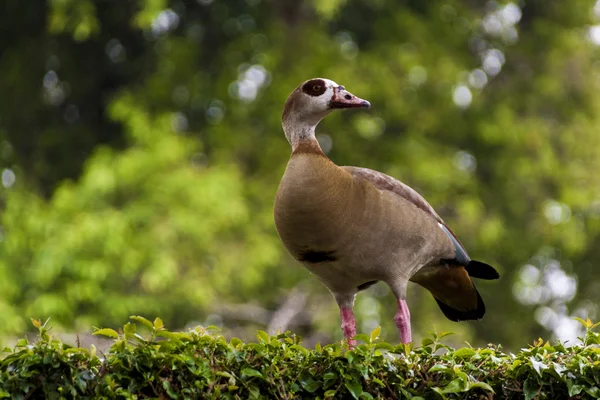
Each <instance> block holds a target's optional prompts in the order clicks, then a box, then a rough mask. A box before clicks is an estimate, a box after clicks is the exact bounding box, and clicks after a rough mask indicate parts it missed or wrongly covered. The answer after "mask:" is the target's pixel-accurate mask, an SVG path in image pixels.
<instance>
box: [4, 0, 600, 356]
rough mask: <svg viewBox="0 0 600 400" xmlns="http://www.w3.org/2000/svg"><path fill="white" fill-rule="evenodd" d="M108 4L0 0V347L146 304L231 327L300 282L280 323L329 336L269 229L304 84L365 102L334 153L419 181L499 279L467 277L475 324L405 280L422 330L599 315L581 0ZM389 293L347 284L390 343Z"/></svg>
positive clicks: (483, 334) (333, 127) (598, 115)
mask: <svg viewBox="0 0 600 400" xmlns="http://www.w3.org/2000/svg"><path fill="white" fill-rule="evenodd" d="M121 3H122V4H121ZM121 3H119V5H118V6H117V5H115V6H112V5H109V4H108V3H107V2H105V1H100V0H31V1H28V2H23V1H20V0H5V1H3V2H2V4H1V5H0V11H2V12H0V26H1V27H2V35H0V76H2V79H0V93H3V94H5V95H4V96H2V98H0V175H1V178H2V180H1V182H2V186H0V208H1V213H0V229H1V230H0V336H6V335H11V334H16V333H20V332H22V330H23V329H26V327H27V319H26V317H29V316H33V317H39V316H41V315H51V316H52V318H53V319H52V320H53V323H54V324H55V326H57V328H59V327H60V328H61V329H68V330H81V329H87V327H89V326H90V325H94V324H95V325H104V326H108V325H115V324H117V323H119V321H122V320H123V318H125V317H126V316H128V315H131V314H134V313H140V314H153V315H154V314H159V315H161V316H163V318H164V319H165V322H167V323H168V324H169V326H177V327H183V326H185V325H186V324H189V323H192V322H194V321H200V322H203V323H207V324H210V323H211V321H214V322H215V323H217V324H219V325H223V326H224V327H225V328H226V332H229V329H235V330H236V332H235V334H236V335H239V336H242V337H245V338H247V337H250V336H251V335H252V332H254V330H255V329H256V328H264V327H265V326H266V325H268V324H269V320H268V318H266V320H257V319H254V320H251V321H247V320H244V319H239V318H229V317H228V316H226V315H224V314H223V313H222V310H220V309H219V305H221V304H226V305H232V304H233V305H242V304H243V305H249V306H250V307H255V308H256V307H258V308H260V309H262V310H265V314H267V315H270V314H269V313H273V312H275V311H277V310H278V309H279V308H280V307H281V305H282V303H284V302H285V300H286V294H287V292H289V290H290V289H291V288H293V287H296V286H301V287H302V290H305V291H306V292H308V294H309V296H308V299H309V300H308V303H307V304H306V305H305V307H303V309H305V310H307V313H308V314H310V317H309V318H304V319H308V320H309V321H308V322H306V323H304V324H303V325H302V326H298V325H295V324H294V323H292V324H291V325H290V326H289V327H290V328H291V329H292V330H293V331H294V332H300V331H301V330H304V331H302V334H303V335H304V336H305V337H307V339H306V340H309V339H310V336H313V337H314V336H316V335H317V334H325V335H326V338H321V339H320V340H322V341H325V340H327V341H331V340H333V339H335V338H336V337H339V336H340V331H339V320H338V318H337V316H336V314H337V308H336V306H335V303H334V301H333V300H332V299H331V298H330V295H329V293H327V291H326V290H325V289H324V288H323V287H322V286H321V285H320V284H319V282H318V281H317V280H316V279H314V278H313V277H310V276H309V274H308V273H306V272H305V271H303V270H302V269H301V268H299V267H298V266H297V264H296V263H294V261H293V260H291V259H290V258H289V257H287V256H286V254H285V251H284V249H283V247H282V246H281V245H280V243H279V240H278V238H277V235H276V233H275V230H274V227H273V221H272V202H273V196H274V193H275V191H276V187H277V184H278V181H279V178H280V177H281V174H282V172H283V168H284V167H285V163H286V161H287V157H288V155H289V145H288V143H287V142H286V140H285V138H284V137H283V134H282V132H281V127H280V112H281V110H282V108H283V103H284V101H285V99H286V96H287V95H288V94H289V93H290V92H291V90H292V89H293V88H294V87H296V86H297V85H298V84H299V83H300V82H301V81H303V80H305V79H308V78H311V77H314V76H324V77H328V78H331V79H334V80H335V81H337V82H339V83H340V84H344V85H345V86H346V87H347V88H348V89H349V90H350V91H352V92H354V93H355V94H357V95H359V96H360V97H363V98H366V99H368V100H370V101H371V103H372V104H373V108H372V109H371V110H369V111H368V112H366V111H365V112H344V113H337V114H334V115H331V116H330V117H328V118H327V119H326V120H325V121H324V122H323V124H322V126H320V127H319V128H318V135H319V139H320V140H321V142H322V143H323V144H324V145H327V146H324V147H329V151H328V154H329V156H330V157H331V158H332V159H333V160H334V161H335V162H337V163H338V164H345V165H360V166H364V167H369V168H375V169H378V170H381V171H383V172H385V173H388V174H391V175H394V176H395V177H397V178H399V179H401V180H402V181H404V182H406V183H407V184H409V185H411V186H413V187H415V188H416V189H417V190H419V191H420V192H421V193H423V194H424V195H425V197H426V198H427V199H428V200H429V201H430V202H431V203H432V205H433V206H434V207H435V208H436V209H437V210H438V211H439V213H440V215H441V216H442V217H443V218H444V219H445V220H446V221H447V222H448V223H449V225H450V226H451V227H452V229H453V231H454V232H455V233H457V235H458V236H459V237H460V238H461V240H462V241H463V243H464V244H465V245H466V247H467V248H468V249H469V252H470V254H471V256H472V257H473V258H474V259H480V260H482V261H485V262H487V263H490V264H492V265H494V266H495V267H497V268H498V269H499V270H500V272H501V276H502V279H501V280H500V281H499V282H493V283H479V284H478V285H479V286H478V288H479V290H480V292H481V293H482V297H483V298H484V299H485V302H486V308H487V315H486V317H485V318H486V319H484V320H483V321H482V322H481V323H476V322H473V323H464V324H461V325H458V324H454V323H451V322H449V321H446V320H445V319H444V317H443V316H442V314H441V313H440V312H439V310H438V309H437V306H436V304H435V302H434V301H432V300H431V297H430V295H429V294H427V293H426V292H424V291H421V290H419V289H414V290H413V287H411V289H410V290H409V298H408V301H409V304H410V307H411V311H412V315H413V322H414V323H413V327H414V330H415V336H416V337H420V336H422V335H423V332H425V331H427V330H428V329H430V326H431V325H432V324H435V325H436V326H437V327H438V328H440V329H443V330H450V329H452V330H460V334H461V336H460V338H461V339H468V340H470V341H471V342H473V343H477V344H482V343H487V342H489V341H492V342H502V343H504V344H505V345H506V346H507V347H508V348H511V349H513V348H517V346H519V345H520V342H521V341H522V340H523V338H528V339H529V340H532V339H533V338H536V337H539V336H540V335H546V334H548V332H549V331H551V332H552V333H553V334H556V333H557V332H560V329H559V328H561V329H562V328H564V326H565V325H564V321H571V322H572V318H570V316H571V315H578V316H582V317H583V316H592V317H593V316H596V318H597V316H598V315H597V314H598V312H600V311H599V310H598V307H597V304H598V303H599V302H600V290H599V289H598V287H599V280H598V268H596V267H595V264H596V260H597V259H598V258H599V257H600V246H598V245H597V243H598V240H599V239H600V207H599V204H600V174H598V173H597V171H598V170H600V157H598V156H597V155H598V154H599V152H600V135H598V127H599V126H600V109H599V108H598V107H600V98H599V96H600V74H599V73H598V71H600V69H599V68H598V63H599V62H600V52H599V48H598V45H597V44H596V43H594V41H593V40H590V39H591V38H592V37H593V35H591V33H592V32H594V31H591V30H590V27H593V26H594V25H596V24H598V13H599V11H598V10H599V8H598V6H596V8H595V10H596V12H595V13H594V7H595V5H596V3H597V2H596V0H581V1H577V2H566V1H562V2H561V1H556V0H527V1H508V0H502V1H490V2H479V1H464V0H430V1H418V0H404V1H394V0H335V1H333V0H332V1H320V0H302V1H300V0H281V1H268V0H263V1H261V0H218V1H215V0H198V1H194V0H137V1H129V2H121ZM597 28H598V27H596V29H597ZM596 33H598V31H596ZM455 97H456V98H455ZM525 265H529V266H528V267H527V268H523V267H524V266H525ZM523 271H525V272H527V271H529V272H530V273H529V274H524V273H523ZM557 273H558V274H559V276H560V277H562V278H563V279H562V280H558V279H556V274H557ZM561 274H562V275H561ZM566 277H567V278H568V279H567V278H566ZM576 278H577V279H576ZM565 279H567V281H568V282H571V283H572V285H571V286H573V287H571V286H569V285H566V284H563V283H564V281H565ZM569 279H570V280H569ZM552 283H554V285H552ZM556 287H558V289H557V290H556ZM567 288H570V289H569V290H567ZM394 305H395V302H394V301H393V299H392V295H391V293H390V291H389V290H387V289H386V288H384V287H382V286H381V285H378V286H375V287H373V288H371V289H369V290H368V291H366V292H364V293H361V295H360V296H359V297H358V299H357V304H356V310H357V317H358V318H357V320H358V321H359V331H361V332H364V331H370V330H371V329H373V327H374V326H377V325H381V326H382V332H383V333H382V335H383V336H384V338H385V339H387V340H393V338H394V337H395V335H396V333H395V327H394V324H393V320H392V318H391V316H392V315H393V310H392V308H393V307H394ZM228 318H229V319H228ZM488 318H489V320H488ZM532 321H537V322H539V324H537V323H533V322H532ZM336 335H337V336H336ZM311 340H312V339H311ZM312 341H314V340H312Z"/></svg>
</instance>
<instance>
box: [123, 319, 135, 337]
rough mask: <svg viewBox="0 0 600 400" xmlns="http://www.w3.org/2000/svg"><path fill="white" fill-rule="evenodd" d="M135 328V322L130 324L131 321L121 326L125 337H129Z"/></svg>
mask: <svg viewBox="0 0 600 400" xmlns="http://www.w3.org/2000/svg"><path fill="white" fill-rule="evenodd" d="M135 330H136V326H135V324H132V323H131V322H128V323H126V324H125V325H124V326H123V333H125V337H127V338H128V337H130V336H132V335H133V334H134V333H135Z"/></svg>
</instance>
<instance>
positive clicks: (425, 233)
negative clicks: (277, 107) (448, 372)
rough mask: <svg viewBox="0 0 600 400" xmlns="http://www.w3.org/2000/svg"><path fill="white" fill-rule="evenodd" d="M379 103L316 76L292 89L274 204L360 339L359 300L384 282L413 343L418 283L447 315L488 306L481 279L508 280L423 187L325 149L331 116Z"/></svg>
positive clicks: (478, 313) (345, 327) (298, 253)
mask: <svg viewBox="0 0 600 400" xmlns="http://www.w3.org/2000/svg"><path fill="white" fill-rule="evenodd" d="M370 106H371V105H370V103H369V102H368V101H366V100H363V99H360V98H358V97H356V96H354V95H353V94H352V93H350V92H348V91H347V90H346V89H345V88H344V86H341V85H338V84H337V83H335V82H333V81H331V80H329V79H323V78H315V79H311V80H308V81H306V82H304V83H302V84H301V85H300V86H298V87H297V88H296V89H295V90H294V91H293V92H292V94H291V95H290V96H289V98H288V99H287V102H286V103H285V107H284V110H283V117H282V125H283V131H284V133H285V136H286V138H287V140H288V141H289V142H290V144H291V146H292V155H291V158H290V160H289V162H288V164H287V168H286V170H285V174H284V175H283V178H282V180H281V183H280V185H279V189H278V190H277V195H276V198H275V208H274V214H275V226H276V228H277V232H278V233H279V236H280V238H281V240H282V242H283V244H284V245H285V247H286V248H287V250H288V251H289V252H290V254H291V255H292V256H293V257H294V258H295V259H296V260H298V261H299V262H300V263H302V264H303V265H304V267H306V268H307V269H308V270H309V271H310V272H312V273H313V274H315V275H316V276H317V277H318V278H319V279H320V280H321V281H322V282H323V283H324V284H325V286H327V288H328V289H329V290H330V291H331V293H332V294H333V297H334V298H335V301H336V302H337V304H338V306H339V308H340V314H341V319H342V331H343V333H344V336H345V338H346V339H347V340H348V342H349V344H350V346H353V345H355V341H354V340H352V337H354V336H355V335H356V322H355V320H354V314H353V312H352V306H353V304H354V298H355V296H356V294H357V292H359V291H360V290H363V289H366V288H367V287H369V286H371V285H373V284H374V283H376V282H377V281H383V282H385V283H387V284H388V285H389V286H390V288H391V289H392V291H393V293H394V295H395V296H396V298H397V302H398V311H397V313H396V315H395V317H394V321H395V323H396V326H397V327H398V330H399V331H400V339H401V341H402V342H403V343H409V342H411V341H412V340H411V329H410V312H409V309H408V305H407V304H406V286H407V283H408V281H412V282H415V283H418V284H419V285H421V286H423V287H424V288H426V289H428V290H429V291H430V292H431V293H432V294H433V297H434V298H435V300H436V301H437V303H438V305H439V307H440V308H441V310H442V312H443V313H444V315H445V316H446V317H447V318H449V319H450V320H452V321H461V320H470V319H480V318H481V317H483V314H484V313H485V306H484V304H483V300H482V299H481V296H480V295H479V293H478V292H477V289H475V286H474V285H473V282H472V281H471V277H475V278H481V279H497V278H499V274H498V272H497V271H496V270H495V269H494V268H493V267H491V266H489V265H487V264H484V263H481V262H478V261H473V260H471V259H470V258H469V256H468V255H467V252H466V250H465V248H464V247H463V246H462V244H461V243H460V241H459V240H458V238H457V237H456V236H455V235H454V233H452V231H451V230H450V228H449V227H448V226H447V225H446V224H445V223H444V221H443V220H442V218H440V216H439V215H438V214H437V213H436V212H435V210H434V209H433V208H432V207H431V206H430V205H429V203H427V201H425V199H424V198H423V197H421V195H419V194H418V193H417V192H416V191H414V190H413V189H411V188H410V187H408V186H407V185H405V184H403V183H402V182H400V181H398V180H397V179H395V178H392V177H391V176H388V175H385V174H383V173H381V172H378V171H374V170H371V169H367V168H359V167H340V166H337V165H336V164H334V163H333V162H332V161H331V160H330V159H329V158H328V157H327V156H326V155H325V154H324V153H323V151H322V150H321V147H320V146H319V143H318V142H317V139H316V138H315V128H316V126H317V124H318V123H319V122H320V121H321V119H323V118H324V117H325V116H326V115H328V114H329V113H331V112H332V111H333V110H336V109H341V108H361V107H365V108H368V107H370Z"/></svg>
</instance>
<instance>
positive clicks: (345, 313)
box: [340, 307, 356, 348]
mask: <svg viewBox="0 0 600 400" xmlns="http://www.w3.org/2000/svg"><path fill="white" fill-rule="evenodd" d="M340 315H341V316H342V332H344V337H345V338H346V339H348V345H349V346H350V348H354V346H356V340H352V338H353V337H354V336H356V321H355V320H354V313H353V312H352V308H350V307H341V308H340Z"/></svg>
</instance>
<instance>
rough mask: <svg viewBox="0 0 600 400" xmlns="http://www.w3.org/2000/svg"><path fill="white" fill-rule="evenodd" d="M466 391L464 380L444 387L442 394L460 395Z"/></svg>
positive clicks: (451, 382)
mask: <svg viewBox="0 0 600 400" xmlns="http://www.w3.org/2000/svg"><path fill="white" fill-rule="evenodd" d="M465 389H466V383H465V381H463V380H462V379H454V380H453V381H450V383H449V384H447V385H446V386H444V388H443V389H442V393H460V392H462V391H464V390H465Z"/></svg>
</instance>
